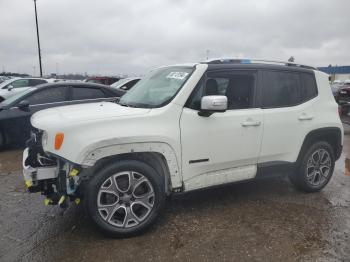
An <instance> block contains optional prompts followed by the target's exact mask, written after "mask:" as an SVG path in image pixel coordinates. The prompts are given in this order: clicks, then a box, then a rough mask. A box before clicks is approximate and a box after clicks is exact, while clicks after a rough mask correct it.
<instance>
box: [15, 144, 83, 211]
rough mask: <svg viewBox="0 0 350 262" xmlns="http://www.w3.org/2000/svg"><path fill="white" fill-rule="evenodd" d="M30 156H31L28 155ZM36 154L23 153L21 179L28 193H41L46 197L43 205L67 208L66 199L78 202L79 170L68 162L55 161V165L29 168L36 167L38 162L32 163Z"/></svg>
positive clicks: (29, 151)
mask: <svg viewBox="0 0 350 262" xmlns="http://www.w3.org/2000/svg"><path fill="white" fill-rule="evenodd" d="M30 154H32V155H30ZM37 154H38V152H36V151H34V152H33V151H32V150H30V149H29V148H26V149H25V150H24V152H23V162H22V165H23V177H24V180H25V184H26V186H27V188H28V191H29V192H30V193H36V192H41V194H42V195H45V196H46V199H45V200H44V203H45V205H57V204H58V205H59V206H61V207H66V206H67V199H70V200H71V201H74V202H75V203H76V204H78V203H79V202H80V198H79V194H78V193H77V189H78V186H79V184H80V177H79V176H78V174H79V173H80V169H79V168H78V167H75V166H74V165H73V164H70V163H68V162H62V161H60V163H59V161H57V164H56V165H54V164H51V163H50V165H48V166H35V167H33V166H31V164H30V163H35V165H37V164H38V163H37V162H38V161H34V162H33V158H34V159H35V156H38V155H37Z"/></svg>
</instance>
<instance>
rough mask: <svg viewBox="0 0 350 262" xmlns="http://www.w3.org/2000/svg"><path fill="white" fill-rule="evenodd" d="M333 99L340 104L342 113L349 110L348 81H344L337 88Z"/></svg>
mask: <svg viewBox="0 0 350 262" xmlns="http://www.w3.org/2000/svg"><path fill="white" fill-rule="evenodd" d="M335 100H336V101H337V103H338V104H339V105H340V106H341V112H342V114H348V113H349V111H350V82H345V83H344V85H343V86H342V87H341V88H339V90H338V92H337V94H336V96H335Z"/></svg>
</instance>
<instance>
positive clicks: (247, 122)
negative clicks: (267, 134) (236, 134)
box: [241, 120, 261, 127]
mask: <svg viewBox="0 0 350 262" xmlns="http://www.w3.org/2000/svg"><path fill="white" fill-rule="evenodd" d="M260 124H261V122H260V121H252V120H247V121H244V122H243V123H241V125H242V126H244V127H246V126H260Z"/></svg>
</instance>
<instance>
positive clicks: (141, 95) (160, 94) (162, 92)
mask: <svg viewBox="0 0 350 262" xmlns="http://www.w3.org/2000/svg"><path fill="white" fill-rule="evenodd" d="M192 71H193V68H191V67H167V68H161V69H157V70H155V71H152V72H150V73H149V74H148V75H147V76H146V77H144V78H143V79H141V80H140V81H139V82H138V83H137V84H136V85H135V86H134V87H133V88H132V89H131V90H130V91H128V92H127V93H126V94H125V95H124V96H122V98H121V99H120V102H119V103H120V105H124V106H131V107H142V108H155V107H161V106H164V105H166V104H167V103H169V102H170V101H171V100H172V99H173V98H174V96H175V95H176V94H177V92H178V91H179V90H180V88H181V87H182V86H183V85H184V84H185V82H186V81H187V79H188V78H189V77H190V75H191V73H192Z"/></svg>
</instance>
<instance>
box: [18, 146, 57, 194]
mask: <svg viewBox="0 0 350 262" xmlns="http://www.w3.org/2000/svg"><path fill="white" fill-rule="evenodd" d="M28 155H29V149H28V148H26V149H25V150H24V151H23V160H22V166H23V176H24V181H25V183H26V186H27V187H28V188H30V187H33V186H37V185H38V181H40V180H47V179H55V178H57V176H58V171H59V168H58V166H49V167H31V166H30V165H26V160H27V158H28Z"/></svg>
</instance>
